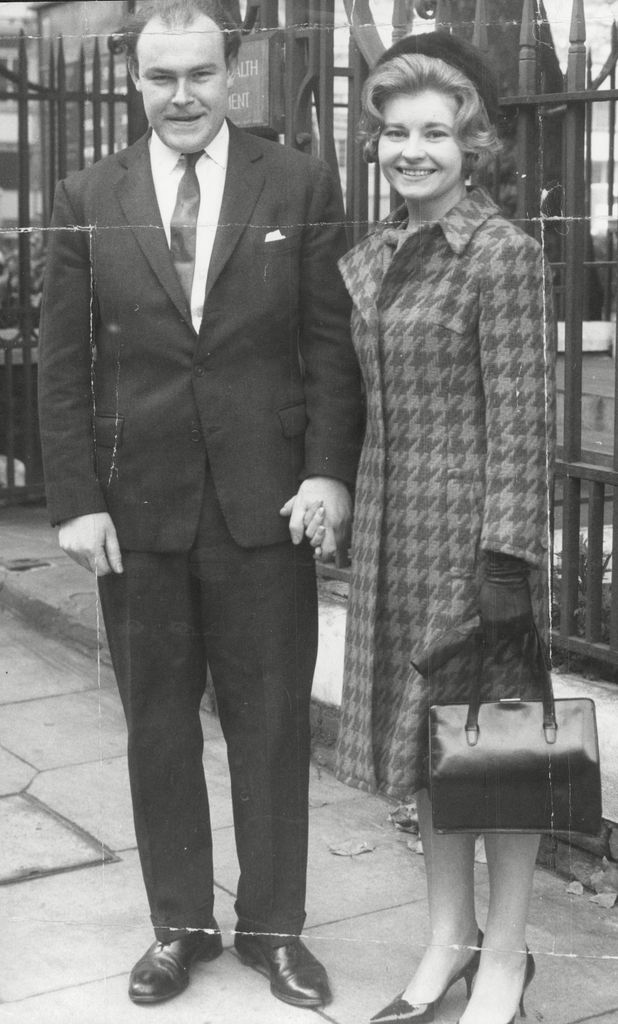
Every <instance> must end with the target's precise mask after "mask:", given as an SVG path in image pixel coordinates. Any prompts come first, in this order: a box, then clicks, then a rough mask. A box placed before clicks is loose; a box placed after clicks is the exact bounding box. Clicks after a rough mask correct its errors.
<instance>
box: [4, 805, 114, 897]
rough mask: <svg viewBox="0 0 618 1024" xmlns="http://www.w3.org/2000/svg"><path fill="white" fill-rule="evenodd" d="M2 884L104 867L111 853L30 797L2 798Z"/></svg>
mask: <svg viewBox="0 0 618 1024" xmlns="http://www.w3.org/2000/svg"><path fill="white" fill-rule="evenodd" d="M0 835H1V836H2V843H1V844H0V883H3V884H6V883H7V882H16V881H20V880H23V879H27V878H33V877H35V876H37V875H43V874H49V873H50V872H52V871H64V870H66V869H67V868H71V867H83V866H84V865H86V864H100V863H101V861H102V860H103V859H106V858H107V856H108V854H107V852H106V851H105V850H104V849H103V848H102V847H101V844H100V843H99V842H97V841H96V840H95V839H93V838H92V836H87V835H85V834H82V833H81V832H78V831H77V830H76V829H75V828H73V827H72V826H71V824H70V823H69V822H67V821H62V820H61V819H59V818H57V817H56V816H55V815H53V814H52V813H51V812H50V811H49V810H48V809H47V808H46V807H43V806H42V805H41V804H39V803H37V802H36V801H34V800H32V799H31V798H29V797H28V796H4V797H2V798H0Z"/></svg>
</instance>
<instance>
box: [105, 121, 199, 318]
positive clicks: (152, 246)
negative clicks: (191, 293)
mask: <svg viewBox="0 0 618 1024" xmlns="http://www.w3.org/2000/svg"><path fill="white" fill-rule="evenodd" d="M122 158H123V160H122V162H123V163H124V165H125V166H126V174H125V175H124V177H123V178H122V179H121V181H120V183H119V185H118V192H117V194H118V201H119V203H120V206H121V208H122V211H123V213H124V215H125V217H126V219H127V224H128V225H129V227H130V228H131V230H132V232H133V234H134V235H135V237H136V239H137V241H138V243H139V245H140V248H141V250H142V252H143V254H144V257H145V259H146V260H147V262H148V263H149V264H150V266H151V267H152V270H153V271H154V273H155V274H156V275H157V277H158V279H159V281H160V282H161V286H162V287H163V288H164V289H165V291H166V292H167V294H168V295H169V297H170V299H171V300H172V302H173V303H174V305H175V306H176V308H177V309H178V311H179V313H180V314H181V315H182V317H183V318H184V319H185V320H186V321H187V322H188V323H189V324H191V311H190V309H189V305H188V303H187V299H186V297H185V294H184V292H183V290H182V287H181V284H180V281H179V280H178V276H177V274H176V271H175V269H174V264H173V262H172V259H171V256H170V251H169V247H168V244H167V239H166V237H165V231H164V229H163V222H162V220H161V214H160V213H159V205H158V203H157V197H156V194H155V190H154V183H153V180H152V172H151V169H150V156H149V152H148V142H147V136H144V137H143V138H142V139H140V140H139V141H138V142H137V143H136V144H135V146H133V147H132V148H131V149H129V150H127V151H126V152H125V153H123V154H122Z"/></svg>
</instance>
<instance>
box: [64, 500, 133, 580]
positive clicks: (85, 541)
mask: <svg viewBox="0 0 618 1024" xmlns="http://www.w3.org/2000/svg"><path fill="white" fill-rule="evenodd" d="M58 542H59V544H60V547H61V548H62V550H63V551H64V552H66V554H67V555H69V557H70V558H72V559H73V560H74V561H75V562H77V563H78V564H79V565H82V566H83V567H84V569H89V570H90V572H93V573H94V574H95V575H96V576H107V575H108V574H109V573H111V572H116V573H121V572H122V556H121V554H120V546H119V544H118V537H117V535H116V527H115V526H114V524H113V522H112V519H111V516H110V515H109V513H107V512H92V513H91V514H90V515H87V516H77V517H76V518H75V519H65V521H64V522H63V523H62V524H61V526H60V530H59V533H58Z"/></svg>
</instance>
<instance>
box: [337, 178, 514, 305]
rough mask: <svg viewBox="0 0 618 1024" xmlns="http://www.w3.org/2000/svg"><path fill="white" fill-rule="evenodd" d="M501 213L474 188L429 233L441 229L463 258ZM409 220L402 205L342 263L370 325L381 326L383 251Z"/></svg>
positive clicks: (346, 280)
mask: <svg viewBox="0 0 618 1024" xmlns="http://www.w3.org/2000/svg"><path fill="white" fill-rule="evenodd" d="M497 213H499V210H498V207H497V206H496V204H495V203H494V201H493V200H492V199H491V198H490V196H489V195H488V193H487V192H486V191H485V189H483V188H478V187H477V188H473V189H471V190H470V191H469V192H468V193H467V194H466V196H464V198H463V199H462V200H461V202H460V203H457V205H456V206H454V207H452V209H450V210H449V211H448V213H446V214H445V215H444V217H441V218H440V220H438V221H436V222H435V223H433V224H428V225H427V228H426V230H427V231H428V232H429V231H432V230H434V231H435V230H441V231H442V233H443V235H444V237H445V239H446V242H447V244H448V245H449V247H450V248H451V250H452V251H453V253H455V255H456V256H461V254H462V253H463V252H464V251H465V249H466V248H467V246H468V245H469V244H470V242H471V241H472V238H473V236H474V235H475V233H476V232H477V231H478V229H479V228H480V227H481V226H482V225H483V224H484V223H485V221H486V220H489V218H490V217H494V216H495V215H496V214H497ZM406 217H407V211H406V208H405V206H400V207H398V208H397V209H396V210H393V212H392V213H391V214H390V215H389V216H388V217H387V218H386V219H385V220H383V221H381V222H380V224H378V225H377V226H376V227H375V228H374V229H373V230H372V231H371V232H370V233H369V234H368V235H366V236H365V237H364V238H363V239H362V240H361V241H360V242H359V243H358V245H356V246H355V247H354V248H353V249H351V250H350V251H349V252H348V253H346V255H345V256H343V257H342V258H341V260H340V261H339V268H340V270H341V273H342V276H343V279H344V281H345V284H346V287H347V289H348V291H349V292H350V295H351V296H352V298H353V300H354V303H355V304H356V306H357V307H358V309H359V311H360V313H361V315H362V316H363V317H364V319H365V320H366V321H367V322H368V323H369V324H370V325H372V324H375V323H377V310H376V301H377V297H378V294H379V291H380V287H381V284H382V277H383V260H382V249H383V246H384V245H385V244H387V243H388V242H389V241H391V242H392V239H393V228H398V227H399V226H400V225H401V224H403V223H404V222H405V220H406Z"/></svg>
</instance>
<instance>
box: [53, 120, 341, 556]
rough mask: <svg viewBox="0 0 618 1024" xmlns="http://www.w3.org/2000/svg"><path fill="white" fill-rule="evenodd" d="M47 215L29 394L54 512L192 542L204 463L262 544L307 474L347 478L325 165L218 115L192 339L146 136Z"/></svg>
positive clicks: (334, 212)
mask: <svg viewBox="0 0 618 1024" xmlns="http://www.w3.org/2000/svg"><path fill="white" fill-rule="evenodd" d="M52 227H53V228H54V230H53V231H52V232H51V233H50V245H49V254H48V267H47V275H46V283H45V291H44V300H43V310H42V326H41V348H40V356H39V391H40V417H41V434H42V442H43V453H44V464H45V474H46V481H47V495H48V505H49V511H50V516H51V519H52V521H53V522H54V523H58V522H61V521H62V520H64V519H68V518H71V517H73V516H77V515H83V514H86V513H90V512H99V511H105V510H107V511H109V512H110V514H111V516H112V518H113V520H114V523H115V525H116V528H117V530H118V534H119V539H120V543H121V546H122V547H124V548H128V549H133V550H143V551H147V550H151V551H173V550H176V551H178V550H187V549H188V548H189V547H190V545H191V542H192V540H193V538H194V536H195V530H196V524H197V520H198V515H199V510H200V502H201V496H202V486H203V480H204V473H205V466H206V459H208V462H209V464H210V467H211V472H212V474H213V478H214V482H215V486H216V489H217V493H218V496H219V499H220V502H221V506H222V508H223V512H224V515H225V518H226V521H227V524H228V527H229V529H230V532H231V533H232V535H233V537H234V538H235V540H236V541H237V542H238V543H239V544H241V545H242V546H245V547H249V546H256V545H266V544H272V543H276V542H279V541H282V540H284V539H285V538H286V537H287V535H288V533H287V529H288V526H287V520H283V519H282V518H281V517H280V516H279V508H280V506H281V504H282V503H283V502H284V501H285V500H286V499H287V498H289V497H291V495H292V494H294V493H295V492H296V490H297V488H298V484H299V480H300V479H302V477H303V476H306V475H316V474H318V475H326V476H330V477H335V478H338V479H341V480H344V481H347V482H348V483H352V481H353V478H354V473H355V469H356V462H357V451H358V440H359V376H358V369H357V365H356V360H355V357H354V355H353V350H352V347H351V344H350V340H349V334H348V318H349V306H348V300H347V297H346V293H345V290H344V287H343V283H342V281H341V278H340V276H339V272H338V270H337V268H336V259H337V257H338V256H339V255H340V254H341V253H342V251H343V250H344V248H345V238H344V232H343V226H342V210H341V204H340V201H339V199H338V197H337V190H336V189H335V187H334V183H333V180H332V178H331V175H330V172H329V171H328V169H327V168H326V167H325V165H324V164H322V163H321V162H319V161H316V160H313V159H310V158H307V157H305V156H303V155H300V154H298V153H296V152H294V151H293V150H291V149H288V148H284V147H283V146H279V145H277V144H273V143H270V142H266V141H264V140H262V139H258V138H256V137H253V136H250V135H246V134H244V133H242V132H241V131H239V130H238V129H236V128H234V126H233V125H230V152H229V162H228V171H227V178H226V184H225V191H224V197H223V206H222V210H221V216H220V223H219V227H218V231H217V235H216V240H215V246H214V251H213V255H212V262H211V265H210V271H209V277H208V284H207V290H206V303H205V307H204V318H203V322H202V325H201V330H200V332H199V336H198V335H197V334H196V333H195V330H194V329H193V326H192V324H191V317H190V311H189V307H188V304H187V302H186V299H185V297H184V294H183V292H182V289H181V286H180V284H179V281H178V279H177V277H176V274H175V271H174V267H173V264H172V262H171V259H170V254H169V249H168V246H167V243H166V239H165V233H164V230H163V226H162V223H161V218H160V214H159V210H158V206H157V202H156V198H155V193H154V186H153V182H152V175H151V170H150V160H149V153H148V146H147V138H146V137H145V138H143V139H141V140H140V141H138V142H137V143H136V144H135V145H134V146H132V147H130V148H129V149H127V150H125V151H123V152H121V153H118V154H116V155H113V156H110V157H107V158H106V159H104V160H102V161H100V162H99V163H97V164H96V165H95V166H93V167H92V168H90V169H88V170H85V171H80V172H78V173H76V174H73V175H71V176H70V177H68V178H67V179H66V180H65V181H63V182H60V184H59V185H58V188H57V192H56V200H55V206H54V215H53V221H52ZM277 229H278V230H279V231H280V233H281V234H282V235H283V236H284V238H283V239H282V240H277V241H271V242H266V241H265V238H266V235H267V233H268V232H272V231H276V230H277Z"/></svg>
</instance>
